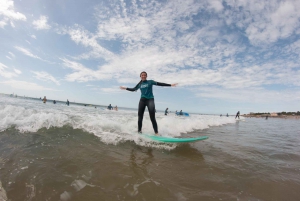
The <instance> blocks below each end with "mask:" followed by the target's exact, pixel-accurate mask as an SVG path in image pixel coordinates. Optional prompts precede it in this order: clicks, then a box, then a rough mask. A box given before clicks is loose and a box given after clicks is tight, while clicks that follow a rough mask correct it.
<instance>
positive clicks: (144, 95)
mask: <svg viewBox="0 0 300 201" xmlns="http://www.w3.org/2000/svg"><path fill="white" fill-rule="evenodd" d="M140 77H141V81H140V82H139V83H138V84H137V85H136V86H135V87H134V88H127V87H122V86H121V87H120V89H123V90H125V89H126V90H127V91H136V90H138V89H140V90H141V99H140V103H139V110H138V116H139V119H138V132H139V133H142V123H143V117H144V112H145V108H146V106H147V107H148V111H149V115H150V119H151V122H152V126H153V129H154V132H155V135H158V129H157V123H156V119H155V104H154V96H153V93H152V86H153V85H157V86H168V87H171V86H172V87H175V86H176V85H177V83H175V84H165V83H161V82H156V81H153V80H147V73H146V72H145V71H143V72H141V74H140Z"/></svg>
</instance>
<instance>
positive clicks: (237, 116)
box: [220, 111, 240, 119]
mask: <svg viewBox="0 0 300 201" xmlns="http://www.w3.org/2000/svg"><path fill="white" fill-rule="evenodd" d="M220 117H222V114H220ZM226 117H229V115H228V113H227V114H226ZM236 118H238V119H240V111H238V112H237V113H236V115H235V119H236Z"/></svg>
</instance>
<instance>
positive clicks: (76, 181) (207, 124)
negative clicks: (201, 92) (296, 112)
mask: <svg viewBox="0 0 300 201" xmlns="http://www.w3.org/2000/svg"><path fill="white" fill-rule="evenodd" d="M156 118H157V122H158V127H159V133H160V134H161V135H164V136H168V137H197V136H208V137H209V138H208V139H207V140H204V141H199V142H195V143H189V144H166V143H157V142H154V141H150V140H149V139H147V138H143V137H142V136H141V135H139V134H137V111H136V110H122V109H121V110H119V111H108V110H106V109H105V108H93V107H84V106H78V105H70V106H69V107H68V106H66V105H64V104H56V105H54V104H52V103H46V104H43V103H42V102H41V101H38V100H24V99H16V98H11V97H0V120H1V121H0V122H1V123H0V181H1V182H2V186H3V189H5V191H6V193H5V196H7V199H8V200H12V201H15V200H32V201H34V200H49V201H50V200H56V201H57V200H62V201H68V200H91V201H93V200H149V201H150V200H170V201H171V200H179V201H187V200H192V201H193V200H195V201H196V200H265V201H268V200H270V201H271V200H272V201H273V200H292V201H293V200H295V201H296V200H299V197H300V192H299V190H298V189H299V188H300V146H299V145H300V138H299V136H300V128H299V120H298V119H283V118H269V119H268V120H266V119H263V118H244V117H241V119H240V120H238V121H237V120H235V119H234V117H232V116H230V117H224V116H223V117H220V116H215V115H197V114H192V115H190V117H178V116H175V115H174V114H172V113H171V114H170V115H168V116H165V115H164V113H162V112H158V113H157V114H156ZM143 132H144V133H149V134H153V129H152V126H151V122H150V119H149V116H148V114H147V111H146V113H145V117H144V124H143ZM3 197H4V196H3Z"/></svg>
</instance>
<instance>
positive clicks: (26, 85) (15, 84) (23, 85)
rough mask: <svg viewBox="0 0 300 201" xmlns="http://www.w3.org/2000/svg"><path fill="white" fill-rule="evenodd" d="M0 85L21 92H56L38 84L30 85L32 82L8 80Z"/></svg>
mask: <svg viewBox="0 0 300 201" xmlns="http://www.w3.org/2000/svg"><path fill="white" fill-rule="evenodd" d="M0 83H1V84H5V85H8V86H10V87H12V88H16V89H23V90H29V91H45V90H46V91H58V90H55V89H52V88H46V87H43V86H41V85H39V84H36V83H32V82H25V81H18V80H8V81H3V82H0Z"/></svg>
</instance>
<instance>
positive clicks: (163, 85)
mask: <svg viewBox="0 0 300 201" xmlns="http://www.w3.org/2000/svg"><path fill="white" fill-rule="evenodd" d="M156 85H157V86H162V87H176V86H177V85H178V83H174V84H166V83H162V82H156Z"/></svg>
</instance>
